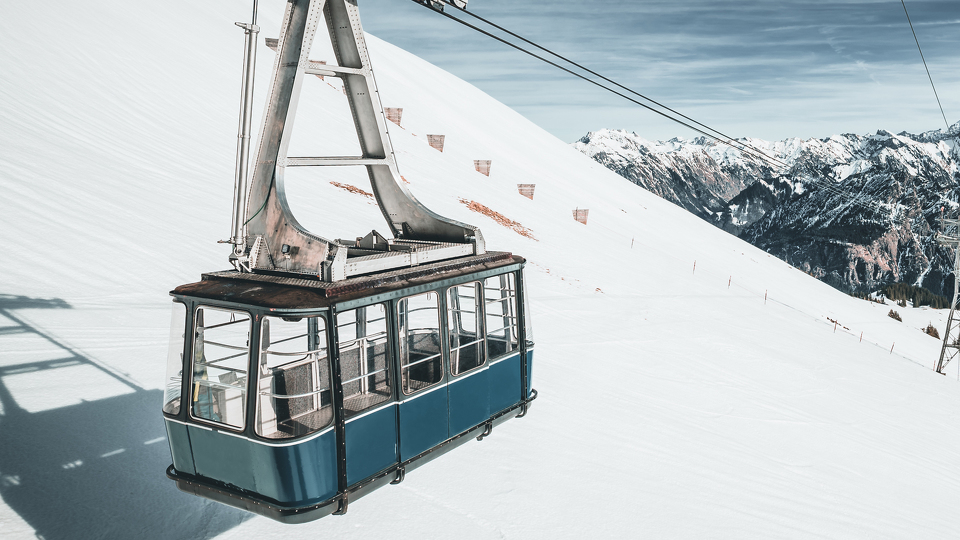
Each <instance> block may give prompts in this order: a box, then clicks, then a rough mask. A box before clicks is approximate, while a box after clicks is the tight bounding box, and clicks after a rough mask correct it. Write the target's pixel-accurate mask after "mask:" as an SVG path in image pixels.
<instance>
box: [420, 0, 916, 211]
mask: <svg viewBox="0 0 960 540" xmlns="http://www.w3.org/2000/svg"><path fill="white" fill-rule="evenodd" d="M413 1H415V2H417V3H419V4H422V5H426V4H424V2H422V1H420V0H413ZM437 1H438V2H440V3H442V4H444V5H447V6H451V7H454V8H456V9H457V11H461V12H464V13H467V14H468V15H470V16H471V17H473V18H475V19H477V20H479V21H482V22H483V23H485V24H488V25H490V26H491V27H493V28H496V29H498V30H500V31H502V32H504V33H506V34H508V35H510V36H513V37H515V38H517V39H519V40H522V41H523V42H525V43H528V44H530V45H532V46H534V47H536V48H538V49H540V50H542V51H544V52H546V53H548V54H550V55H552V56H554V57H556V58H558V59H560V60H562V61H564V62H567V63H569V64H570V65H572V66H576V67H577V68H579V69H582V70H584V71H586V72H587V73H590V74H591V75H594V76H596V77H599V78H601V79H603V80H604V81H607V82H609V83H610V84H613V85H616V86H617V87H619V88H621V89H623V90H624V91H626V92H629V93H631V94H633V95H636V96H638V97H640V98H643V99H645V100H647V101H649V102H650V103H653V104H655V105H657V106H659V107H661V108H663V109H665V110H667V111H669V112H671V113H673V114H676V115H677V116H680V117H682V118H684V119H686V120H689V121H690V122H692V123H693V124H696V125H697V126H701V127H702V128H704V129H706V130H709V131H712V132H714V133H715V134H711V133H708V132H706V131H704V129H700V128H698V127H695V126H693V125H690V124H689V123H687V122H685V121H683V120H680V119H678V118H675V117H673V116H671V115H670V114H667V113H665V112H663V111H660V110H657V109H655V108H654V107H651V106H650V105H647V104H646V103H643V102H640V101H637V100H636V99H634V98H632V97H630V96H628V95H626V94H624V93H622V92H619V91H617V90H615V89H613V88H610V87H609V86H606V85H604V84H601V83H599V82H597V81H595V80H593V79H591V78H589V77H586V76H584V75H583V74H580V73H577V72H575V71H573V70H571V69H569V68H567V67H564V66H561V65H559V64H557V63H556V62H553V61H551V60H549V59H547V58H544V57H543V56H541V55H538V54H536V53H534V52H532V51H530V50H527V49H525V48H523V47H522V46H520V45H517V44H516V43H512V42H510V41H508V40H506V39H503V38H502V37H500V36H497V35H494V34H493V33H491V32H488V31H486V30H484V29H482V28H480V27H478V26H476V25H473V24H470V23H469V22H467V21H465V20H463V19H460V18H458V17H455V16H453V15H451V14H450V13H447V12H446V11H443V10H441V9H436V8H431V9H432V11H435V12H437V13H439V14H441V15H443V16H444V17H446V18H448V19H451V20H453V21H456V22H458V23H460V24H462V25H464V26H466V27H468V28H470V29H472V30H475V31H477V32H480V33H481V34H483V35H485V36H487V37H489V38H492V39H494V40H496V41H499V42H500V43H503V44H504V45H507V46H509V47H511V48H513V49H516V50H518V51H520V52H522V53H524V54H527V55H529V56H532V57H533V58H536V59H538V60H540V61H542V62H544V63H546V64H549V65H551V66H553V67H555V68H557V69H559V70H561V71H564V72H566V73H569V74H570V75H573V76H574V77H577V78H579V79H582V80H584V81H586V82H588V83H590V84H593V85H594V86H598V87H600V88H602V89H604V90H606V91H608V92H610V93H612V94H615V95H617V96H620V97H622V98H624V99H626V100H627V101H630V102H631V103H634V104H636V105H639V106H641V107H643V108H645V109H647V110H649V111H651V112H653V113H656V114H658V115H660V116H662V117H664V118H666V119H668V120H671V121H673V122H676V123H677V124H680V125H682V126H684V127H687V128H689V129H692V130H694V131H696V132H697V133H700V134H702V135H704V136H706V137H708V138H710V139H712V140H714V141H717V142H719V143H723V144H727V145H729V146H732V147H735V148H738V149H739V150H742V151H744V152H747V153H748V154H750V155H751V156H752V157H755V158H759V159H761V160H763V161H766V162H767V163H768V164H771V165H778V166H781V167H783V168H785V169H789V168H790V165H788V164H787V163H785V162H783V161H780V160H779V159H777V158H775V157H771V156H769V155H767V154H766V153H764V152H763V151H761V150H759V149H757V148H755V147H753V146H750V145H748V144H746V143H743V142H740V141H737V140H736V139H734V138H732V137H730V136H729V135H726V134H724V133H723V132H721V131H719V130H717V129H714V128H711V127H709V126H707V125H705V124H702V123H700V122H698V121H697V120H694V119H693V118H690V117H688V116H686V115H684V114H682V113H680V112H678V111H676V110H674V109H672V108H670V107H667V106H666V105H663V104H662V103H659V102H657V101H655V100H653V99H651V98H649V97H647V96H645V95H643V94H641V93H639V92H636V91H635V90H633V89H631V88H628V87H626V86H624V85H622V84H620V83H618V82H616V81H614V80H612V79H609V78H607V77H605V76H603V75H601V74H599V73H597V72H595V71H593V70H591V69H589V68H586V67H584V66H583V65H581V64H579V63H577V62H574V61H573V60H570V59H568V58H566V57H564V56H562V55H560V54H557V53H555V52H553V51H551V50H550V49H547V48H546V47H543V46H541V45H539V44H537V43H535V42H533V41H531V40H529V39H527V38H524V37H523V36H520V35H519V34H517V33H515V32H512V31H510V30H508V29H506V28H504V27H502V26H500V25H498V24H496V23H494V22H492V21H489V20H487V19H485V18H483V17H481V16H479V15H476V14H474V13H472V12H470V11H467V10H466V9H461V8H458V7H457V6H455V5H454V4H452V3H450V2H449V1H448V0H437ZM901 1H903V0H901ZM931 82H932V81H931ZM806 172H807V173H808V174H809V173H810V172H811V171H809V170H808V171H806ZM802 180H803V179H801V181H802ZM806 180H807V181H808V182H810V183H812V184H815V185H817V186H819V187H820V188H822V189H823V190H825V191H827V192H829V193H831V194H833V195H837V196H840V197H845V198H847V199H848V204H849V205H853V206H858V207H860V208H862V209H864V210H879V209H882V206H881V204H880V203H878V202H873V203H864V202H862V201H860V200H859V199H860V198H861V197H862V196H863V195H862V194H855V193H852V192H849V191H846V190H844V189H841V188H839V187H838V186H835V185H833V184H830V183H828V182H827V181H826V180H824V179H822V178H819V177H817V176H816V175H814V174H809V176H808V178H807V179H806ZM895 206H900V205H899V204H896V205H895Z"/></svg>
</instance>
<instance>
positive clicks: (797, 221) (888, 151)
mask: <svg viewBox="0 0 960 540" xmlns="http://www.w3.org/2000/svg"><path fill="white" fill-rule="evenodd" d="M958 133H960V122H957V123H955V124H953V125H951V126H950V127H949V129H948V130H946V131H944V130H942V129H937V130H930V131H925V132H922V133H919V134H911V133H907V132H901V133H899V134H894V133H892V132H890V131H887V130H883V129H881V130H878V131H877V132H876V133H875V134H871V135H857V134H852V133H846V134H842V135H831V136H829V137H825V138H810V139H800V138H796V137H794V138H788V139H783V140H780V141H766V140H762V139H751V138H741V139H738V140H739V141H740V142H744V143H747V144H749V145H751V146H753V147H754V148H757V149H759V150H760V151H762V152H764V153H766V154H768V155H770V156H771V157H772V158H774V159H775V160H777V161H779V162H782V163H783V165H779V164H773V163H769V162H767V161H764V160H761V159H759V158H757V157H755V156H753V155H750V154H747V153H746V152H743V151H742V150H740V149H737V148H735V147H732V146H730V145H727V144H724V143H719V142H716V141H712V140H708V139H707V138H706V137H698V138H695V139H691V140H685V139H680V138H674V139H671V140H669V141H666V142H662V141H656V142H651V141H647V140H646V139H643V138H642V137H640V136H639V135H637V134H636V133H628V132H626V131H623V130H599V131H595V132H590V133H588V134H587V135H585V136H584V137H583V138H581V139H580V140H579V141H577V142H575V143H573V146H574V147H575V148H576V149H577V150H579V151H580V152H582V153H584V154H586V155H587V156H589V157H591V158H592V159H594V160H595V161H597V162H598V163H600V164H602V165H604V166H606V167H607V168H609V169H611V170H613V171H614V172H617V173H618V174H620V175H621V176H623V177H625V178H627V179H628V180H630V181H631V182H633V183H635V184H638V185H640V186H642V187H644V188H646V189H648V190H650V191H652V192H654V193H656V194H658V195H660V196H661V197H663V198H665V199H667V200H670V201H671V202H674V203H675V204H678V205H680V206H682V207H683V208H685V209H687V210H688V211H690V212H692V213H694V214H696V215H697V216H699V217H701V218H702V219H704V220H706V221H709V222H711V223H713V224H714V225H716V226H718V227H720V228H722V229H724V230H725V231H727V232H729V233H731V234H734V235H736V236H739V237H741V238H743V239H744V240H747V241H748V242H750V243H751V244H753V245H755V246H757V247H759V248H761V249H763V250H764V251H767V252H768V253H771V254H773V255H776V256H777V257H780V258H782V259H783V260H785V261H787V262H788V263H790V264H791V265H793V266H795V267H797V268H799V269H801V270H803V271H805V272H808V273H810V274H811V275H813V276H815V277H817V278H819V279H821V280H823V281H825V282H827V283H829V284H830V285H832V286H834V287H836V288H838V289H840V290H843V291H845V292H849V293H853V292H857V293H862V292H871V291H875V290H877V289H878V288H880V287H882V286H884V285H887V284H889V283H908V284H911V285H917V286H923V287H925V288H927V289H929V290H931V291H933V292H934V293H937V294H950V293H952V289H953V284H952V282H953V279H952V271H953V267H952V265H953V259H952V256H951V253H950V252H949V250H947V249H946V248H944V247H942V246H940V245H938V244H937V242H936V239H935V230H936V228H937V226H938V225H937V221H938V219H939V218H940V217H941V214H942V213H944V214H946V215H950V211H956V210H957V209H958V205H957V202H956V201H957V200H958V195H960V193H958V189H957V186H958V184H960V173H958V171H960V165H958V164H960V151H958V146H957V145H956V142H955V140H954V139H955V138H956V136H957V134H958ZM734 191H735V192H736V193H735V194H734V195H733V196H729V197H725V195H727V194H730V193H732V192H734Z"/></svg>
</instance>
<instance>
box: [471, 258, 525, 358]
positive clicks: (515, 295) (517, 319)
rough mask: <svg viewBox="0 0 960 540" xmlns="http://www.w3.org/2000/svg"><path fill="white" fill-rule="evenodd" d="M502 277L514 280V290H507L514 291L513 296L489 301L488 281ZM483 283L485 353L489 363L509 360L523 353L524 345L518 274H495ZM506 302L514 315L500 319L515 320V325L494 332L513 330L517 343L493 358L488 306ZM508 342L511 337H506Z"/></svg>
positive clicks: (500, 289)
mask: <svg viewBox="0 0 960 540" xmlns="http://www.w3.org/2000/svg"><path fill="white" fill-rule="evenodd" d="M501 277H504V278H507V279H508V280H509V279H510V278H512V280H513V283H512V285H513V288H512V289H507V290H512V292H513V294H512V295H511V296H507V297H503V296H501V297H500V298H498V299H496V300H489V299H488V298H487V285H486V282H487V280H490V279H494V278H501ZM481 283H482V284H483V286H482V288H483V339H484V349H485V353H486V355H487V361H488V362H492V361H494V360H500V359H503V358H507V357H508V356H510V355H512V354H516V353H519V352H520V351H521V345H522V343H521V340H520V324H521V321H520V311H519V309H520V307H519V305H518V304H519V303H520V302H519V300H520V298H519V296H520V290H519V288H518V284H517V275H516V272H504V273H502V274H494V275H492V276H487V277H485V278H483V280H482V281H481ZM490 290H499V291H503V290H505V289H502V288H499V289H493V288H491V289H490ZM504 300H506V301H507V302H508V303H509V305H510V306H512V308H513V314H512V315H510V314H509V313H508V314H507V315H506V316H504V315H500V316H499V317H500V318H504V319H512V320H513V325H512V326H502V327H499V328H496V329H495V330H494V331H496V332H499V331H503V330H508V329H512V334H513V337H514V339H515V341H513V348H512V349H510V350H508V351H504V352H503V353H500V354H498V355H497V356H493V355H491V354H490V349H491V347H490V344H489V343H488V341H489V340H490V329H489V328H487V317H488V314H487V306H488V305H490V304H492V303H497V302H499V303H503V302H504ZM506 342H507V343H510V339H509V336H506Z"/></svg>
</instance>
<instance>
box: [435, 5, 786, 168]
mask: <svg viewBox="0 0 960 540" xmlns="http://www.w3.org/2000/svg"><path fill="white" fill-rule="evenodd" d="M440 1H441V2H444V3H445V4H447V5H453V4H451V3H450V2H449V1H447V0H440ZM461 11H462V12H463V13H466V14H467V15H470V16H471V17H473V18H474V19H477V20H479V21H482V22H483V23H485V24H488V25H490V26H492V27H494V28H496V29H497V30H500V31H501V32H504V33H506V34H509V35H510V36H513V37H515V38H517V39H519V40H521V41H523V42H524V43H527V44H529V45H533V46H534V47H536V48H538V49H540V50H541V51H543V52H545V53H547V54H549V55H551V56H554V57H556V58H559V59H560V60H563V61H564V62H567V63H568V64H570V65H573V66H576V67H578V68H580V69H582V70H583V71H586V72H587V73H589V74H591V75H594V76H595V77H599V78H600V79H603V80H604V81H606V82H608V83H610V84H613V85H614V86H617V87H619V88H621V89H623V90H625V91H627V92H629V93H631V94H633V95H635V96H638V97H641V98H643V99H645V100H647V101H649V102H650V103H653V104H654V105H657V106H658V107H661V108H663V109H665V110H667V111H670V112H671V113H673V114H675V115H677V116H680V117H681V118H684V119H685V120H689V121H690V122H693V123H694V124H696V125H698V126H700V127H702V128H704V129H707V130H710V131H712V132H714V133H716V134H717V135H720V137H721V138H722V139H723V141H724V142H728V141H729V142H733V143H734V144H735V145H739V146H740V147H741V148H742V149H747V148H749V149H751V150H755V151H756V152H759V153H760V154H762V155H763V156H765V158H766V159H767V160H770V161H774V162H776V163H778V164H780V165H783V166H786V164H785V163H783V162H782V161H780V160H779V159H777V158H776V157H773V156H770V155H768V154H767V153H766V152H764V151H762V150H760V149H758V148H756V147H755V146H751V145H748V144H746V143H744V142H741V141H738V140H737V139H735V138H734V137H731V136H730V135H727V134H726V133H723V132H722V131H720V130H718V129H714V128H712V127H710V126H708V125H705V124H702V123H700V122H698V121H697V120H695V119H693V118H690V117H689V116H687V115H685V114H683V113H681V112H679V111H677V110H675V109H672V108H670V107H668V106H666V105H664V104H663V103H660V102H659V101H657V100H655V99H653V98H651V97H648V96H645V95H643V94H641V93H640V92H637V91H636V90H633V89H632V88H628V87H626V86H624V85H622V84H620V83H618V82H617V81H615V80H613V79H610V78H608V77H605V76H604V75H601V74H600V73H597V72H596V71H593V70H592V69H590V68H588V67H586V66H583V65H581V64H579V63H577V62H575V61H573V60H571V59H569V58H567V57H565V56H563V55H560V54H558V53H556V52H554V51H552V50H550V49H548V48H546V47H543V46H542V45H539V44H537V43H535V42H533V41H530V40H529V39H527V38H525V37H523V36H521V35H519V34H517V33H515V32H512V31H510V30H508V29H506V28H504V27H502V26H500V25H498V24H497V23H495V22H493V21H490V20H488V19H485V18H483V17H481V16H479V15H477V14H476V13H474V12H472V11H467V10H466V9H462V10H461ZM715 139H716V138H715Z"/></svg>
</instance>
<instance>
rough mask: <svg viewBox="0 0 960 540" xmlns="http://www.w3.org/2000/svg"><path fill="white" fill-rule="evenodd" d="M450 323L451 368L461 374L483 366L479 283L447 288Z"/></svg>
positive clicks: (448, 318) (448, 322)
mask: <svg viewBox="0 0 960 540" xmlns="http://www.w3.org/2000/svg"><path fill="white" fill-rule="evenodd" d="M447 326H448V329H449V331H450V338H449V339H450V371H452V372H453V374H454V375H460V374H461V373H465V372H467V371H470V370H471V369H474V368H477V367H480V366H482V365H483V362H484V358H483V334H482V333H481V332H480V283H478V282H473V283H467V284H465V285H458V286H456V287H450V288H449V289H447Z"/></svg>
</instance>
